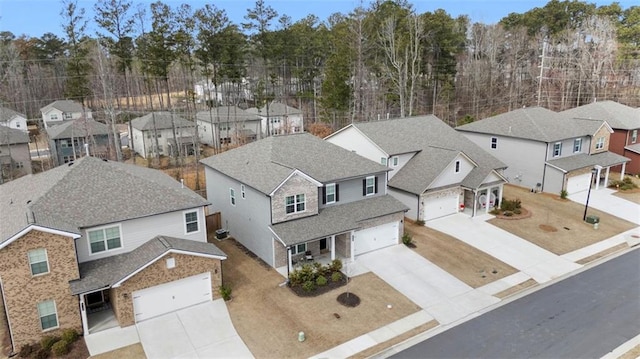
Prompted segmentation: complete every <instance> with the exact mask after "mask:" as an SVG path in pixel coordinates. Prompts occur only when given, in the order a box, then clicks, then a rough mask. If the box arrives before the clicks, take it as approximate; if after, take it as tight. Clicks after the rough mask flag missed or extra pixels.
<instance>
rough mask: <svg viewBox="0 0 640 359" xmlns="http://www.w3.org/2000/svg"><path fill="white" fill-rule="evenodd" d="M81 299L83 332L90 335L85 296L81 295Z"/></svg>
mask: <svg viewBox="0 0 640 359" xmlns="http://www.w3.org/2000/svg"><path fill="white" fill-rule="evenodd" d="M78 297H80V319H81V320H82V331H83V332H84V335H85V336H86V335H89V321H88V320H87V306H86V305H85V303H84V294H79V295H78Z"/></svg>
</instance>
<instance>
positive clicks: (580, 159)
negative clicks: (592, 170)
mask: <svg viewBox="0 0 640 359" xmlns="http://www.w3.org/2000/svg"><path fill="white" fill-rule="evenodd" d="M629 161H631V160H630V159H628V158H626V157H624V156H620V155H619V154H617V153H613V152H609V151H606V152H600V153H596V154H593V155H588V154H586V153H579V154H577V155H573V156H566V157H561V158H558V159H555V160H551V161H547V163H548V164H549V165H551V166H553V167H555V168H558V169H560V170H561V171H563V172H565V173H566V172H570V171H575V170H578V169H581V168H588V167H594V166H601V167H609V166H615V165H619V164H622V163H626V162H629Z"/></svg>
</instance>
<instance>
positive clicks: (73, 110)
mask: <svg viewBox="0 0 640 359" xmlns="http://www.w3.org/2000/svg"><path fill="white" fill-rule="evenodd" d="M40 113H41V114H42V123H43V124H44V128H49V127H50V126H55V125H59V124H61V123H62V122H64V121H71V120H77V119H80V118H86V119H92V118H93V114H92V113H91V110H90V109H88V108H86V107H83V106H82V104H81V103H79V102H76V101H71V100H58V101H54V102H52V103H50V104H48V105H46V106H45V107H43V108H41V109H40Z"/></svg>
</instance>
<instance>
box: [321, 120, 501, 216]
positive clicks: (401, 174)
mask: <svg viewBox="0 0 640 359" xmlns="http://www.w3.org/2000/svg"><path fill="white" fill-rule="evenodd" d="M326 140H327V141H329V142H331V143H333V144H336V145H338V146H340V147H343V148H345V149H347V150H350V151H352V152H355V153H357V154H359V155H361V156H363V157H366V158H368V159H370V160H372V161H376V162H379V163H381V164H382V165H385V166H388V167H389V168H390V169H391V171H390V172H389V180H388V186H389V189H388V192H389V194H391V195H392V196H394V197H395V198H397V199H398V200H399V201H401V202H402V203H404V204H405V205H406V206H408V207H409V211H408V212H407V217H409V218H411V219H413V220H422V221H428V220H431V219H434V218H439V217H443V216H447V215H450V214H454V213H458V212H459V211H461V210H464V208H471V209H472V211H471V213H472V215H473V216H475V215H476V213H477V212H481V213H486V212H488V211H489V210H490V209H491V208H492V207H493V206H494V205H499V201H500V199H501V198H502V186H503V184H504V183H506V182H507V181H506V179H505V178H504V177H503V176H502V170H503V169H504V168H505V167H506V165H505V164H504V163H502V162H500V161H499V160H497V159H496V158H495V157H493V156H491V155H489V154H488V153H486V152H484V151H482V150H481V149H480V148H479V147H478V146H477V145H475V144H474V143H472V142H471V141H469V140H468V139H466V138H465V137H464V136H462V135H461V134H459V133H458V132H456V131H455V130H454V129H453V128H451V127H449V126H448V125H447V124H446V123H444V122H443V121H442V120H440V119H439V118H437V117H435V116H432V115H430V116H418V117H410V118H403V119H394V120H383V121H372V122H360V123H354V124H351V125H348V126H346V127H344V128H342V129H341V130H339V131H337V132H335V133H333V134H331V135H329V136H328V137H327V138H326Z"/></svg>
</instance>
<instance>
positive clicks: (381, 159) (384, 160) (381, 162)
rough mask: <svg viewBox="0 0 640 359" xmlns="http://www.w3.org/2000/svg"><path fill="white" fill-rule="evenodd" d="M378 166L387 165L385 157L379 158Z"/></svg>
mask: <svg viewBox="0 0 640 359" xmlns="http://www.w3.org/2000/svg"><path fill="white" fill-rule="evenodd" d="M380 164H381V165H383V166H386V165H387V158H386V157H380Z"/></svg>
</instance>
